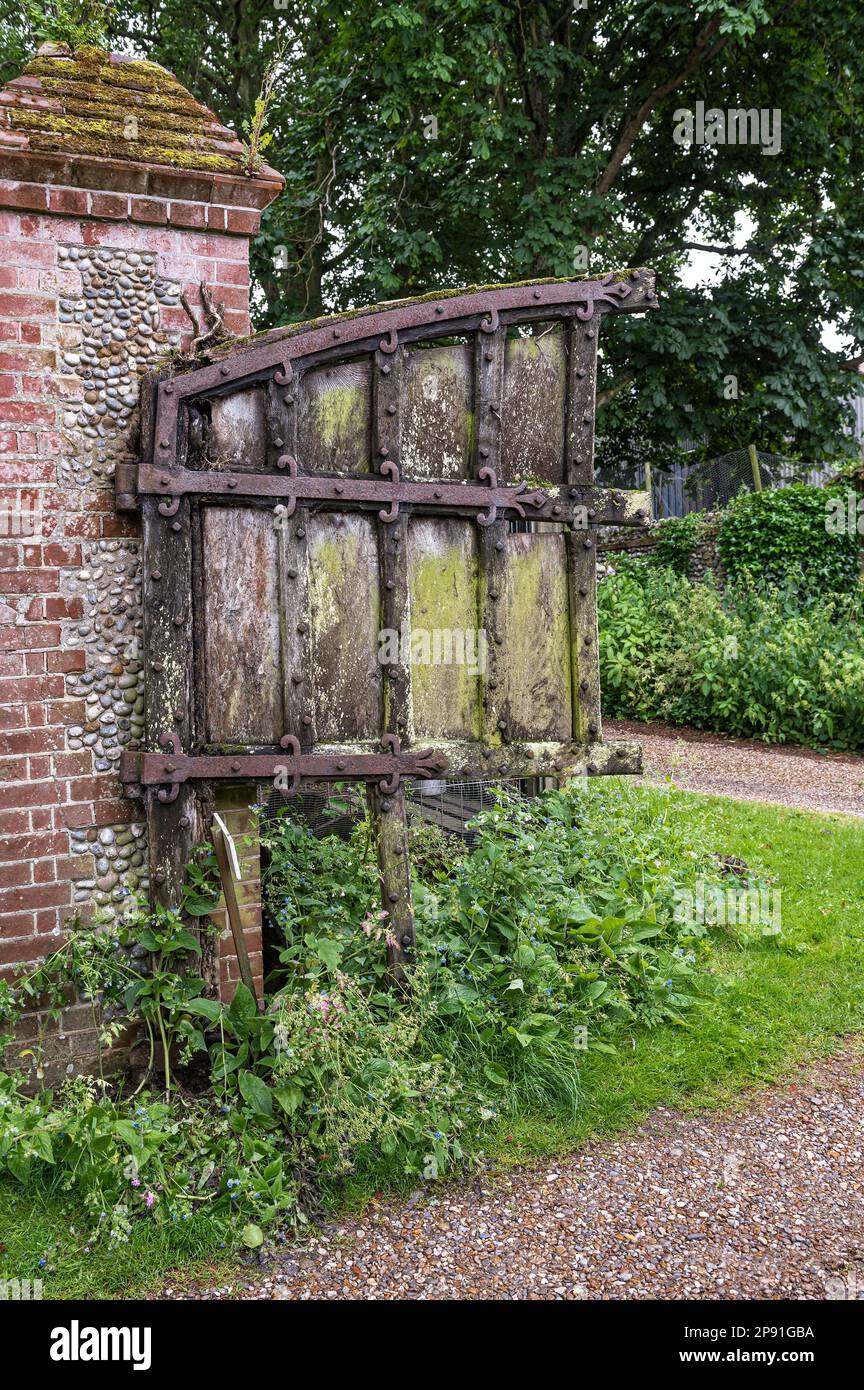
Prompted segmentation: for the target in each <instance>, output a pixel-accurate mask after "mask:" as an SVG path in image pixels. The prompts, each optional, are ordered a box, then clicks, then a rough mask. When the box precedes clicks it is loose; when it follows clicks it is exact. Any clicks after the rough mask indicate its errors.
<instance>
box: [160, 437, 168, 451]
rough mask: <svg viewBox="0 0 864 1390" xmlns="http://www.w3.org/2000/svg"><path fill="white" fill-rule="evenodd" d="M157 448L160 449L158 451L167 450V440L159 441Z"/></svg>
mask: <svg viewBox="0 0 864 1390" xmlns="http://www.w3.org/2000/svg"><path fill="white" fill-rule="evenodd" d="M159 448H160V449H167V448H168V440H167V439H160V440H159Z"/></svg>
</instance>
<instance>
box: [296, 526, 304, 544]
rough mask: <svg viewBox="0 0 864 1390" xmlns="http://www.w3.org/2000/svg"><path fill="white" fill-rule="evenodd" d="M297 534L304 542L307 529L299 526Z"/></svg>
mask: <svg viewBox="0 0 864 1390" xmlns="http://www.w3.org/2000/svg"><path fill="white" fill-rule="evenodd" d="M295 534H296V535H298V536H299V537H300V539H301V541H302V539H303V537H304V536H305V535H306V527H305V526H298V527H297V530H296V532H295Z"/></svg>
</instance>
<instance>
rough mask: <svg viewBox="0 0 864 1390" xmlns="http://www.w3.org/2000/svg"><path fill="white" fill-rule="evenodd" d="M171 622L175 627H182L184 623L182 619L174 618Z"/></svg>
mask: <svg viewBox="0 0 864 1390" xmlns="http://www.w3.org/2000/svg"><path fill="white" fill-rule="evenodd" d="M172 621H173V623H174V626H175V627H182V626H183V623H184V619H183V618H174V619H173V620H172Z"/></svg>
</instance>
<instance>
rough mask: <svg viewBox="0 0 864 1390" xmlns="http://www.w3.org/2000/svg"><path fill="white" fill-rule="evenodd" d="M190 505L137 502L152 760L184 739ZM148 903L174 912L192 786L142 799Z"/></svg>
mask: <svg viewBox="0 0 864 1390" xmlns="http://www.w3.org/2000/svg"><path fill="white" fill-rule="evenodd" d="M156 387H157V378H155V377H153V378H151V379H150V380H149V381H148V383H147V386H146V388H145V390H144V391H143V392H142V407H143V408H142V421H141V444H142V457H144V458H148V457H152V453H153V423H154V413H155V397H156ZM190 513H191V503H190V500H189V499H188V498H183V499H182V500H181V502H180V506H179V508H178V510H177V513H176V515H174V516H173V517H163V516H161V515H160V514H159V502H158V500H157V499H156V498H155V497H145V498H143V499H142V506H141V521H142V551H143V578H142V597H143V608H144V631H143V641H144V654H145V682H144V691H145V716H144V718H145V742H144V747H145V748H147V749H151V750H153V751H154V752H155V751H156V750H157V749H159V748H160V747H162V746H164V745H162V744H160V738H161V736H162V735H163V734H166V735H167V734H173V735H176V736H177V738H178V739H179V740H180V746H181V749H182V750H183V751H184V752H188V751H189V748H190V744H191V737H192V690H191V684H192V670H193V667H192V662H191V661H190V659H189V658H190V653H191V651H192V648H193V613H192V530H191V525H190ZM146 818H147V844H148V855H149V872H150V901H151V903H152V904H153V905H154V906H156V905H159V906H163V907H176V906H177V904H178V903H179V902H180V898H181V894H182V889H183V882H184V878H185V866H186V861H187V860H188V858H189V855H190V852H191V849H192V845H193V844H194V843H195V842H196V840H199V839H201V838H202V836H203V818H202V815H201V806H200V801H199V797H198V794H197V791H196V788H195V787H194V786H182V787H180V789H179V791H178V794H177V797H176V799H175V800H174V801H171V802H162V801H160V800H159V789H157V788H153V789H151V790H150V791H148V792H147V794H146Z"/></svg>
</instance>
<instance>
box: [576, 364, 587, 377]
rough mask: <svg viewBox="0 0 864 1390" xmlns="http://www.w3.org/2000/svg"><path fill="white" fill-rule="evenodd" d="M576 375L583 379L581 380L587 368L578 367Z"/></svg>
mask: <svg viewBox="0 0 864 1390" xmlns="http://www.w3.org/2000/svg"><path fill="white" fill-rule="evenodd" d="M576 375H577V376H578V377H579V378H580V379H581V378H582V377H583V376H584V375H585V368H584V367H577V368H576Z"/></svg>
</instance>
